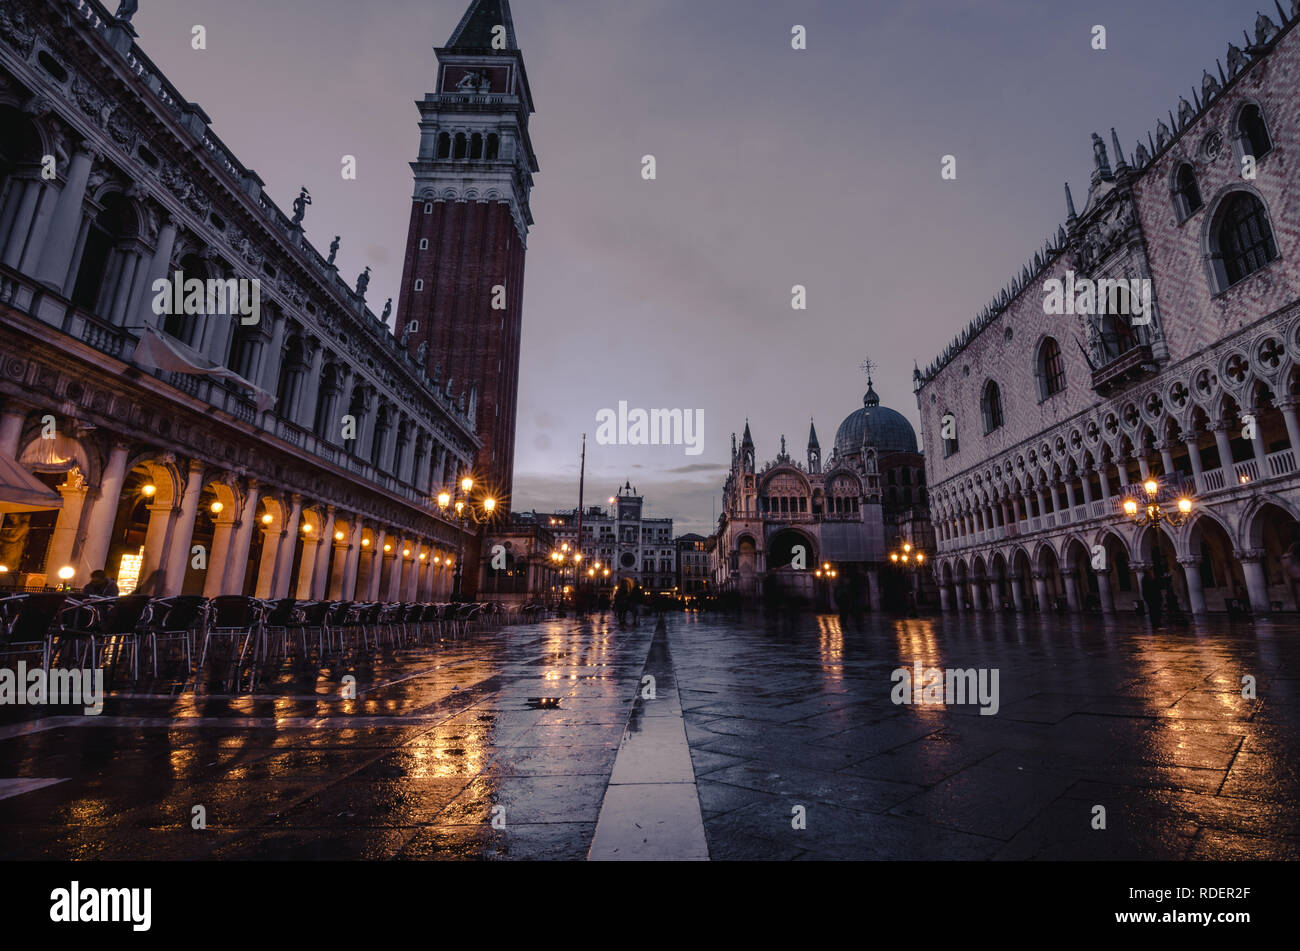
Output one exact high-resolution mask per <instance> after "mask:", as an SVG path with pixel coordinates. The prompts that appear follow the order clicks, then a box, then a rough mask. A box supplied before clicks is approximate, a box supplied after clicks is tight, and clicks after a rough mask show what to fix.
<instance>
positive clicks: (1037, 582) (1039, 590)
mask: <svg viewBox="0 0 1300 951" xmlns="http://www.w3.org/2000/svg"><path fill="white" fill-rule="evenodd" d="M1034 593H1035V594H1036V595H1037V597H1038V610H1039V611H1041V612H1043V613H1044V614H1047V613H1048V612H1049V611H1051V610H1052V599H1051V596H1050V595H1049V594H1048V593H1047V575H1045V574H1043V573H1042V572H1040V571H1035V572H1034Z"/></svg>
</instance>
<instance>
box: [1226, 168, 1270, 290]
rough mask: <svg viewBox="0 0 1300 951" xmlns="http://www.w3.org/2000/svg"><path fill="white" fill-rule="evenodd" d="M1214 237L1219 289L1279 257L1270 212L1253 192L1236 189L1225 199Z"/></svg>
mask: <svg viewBox="0 0 1300 951" xmlns="http://www.w3.org/2000/svg"><path fill="white" fill-rule="evenodd" d="M1210 238H1211V248H1210V255H1211V259H1212V261H1213V263H1214V265H1215V274H1216V277H1217V278H1218V279H1219V290H1226V289H1227V288H1229V287H1231V286H1232V285H1234V284H1236V283H1238V282H1240V281H1243V280H1245V279H1246V278H1247V277H1249V276H1250V275H1252V274H1254V273H1255V272H1256V271H1259V270H1262V269H1263V268H1264V267H1265V266H1267V265H1268V263H1269V262H1270V261H1272V260H1273V259H1274V258H1276V257H1277V243H1276V242H1275V241H1274V239H1273V228H1272V226H1271V225H1270V224H1269V220H1268V212H1267V211H1266V210H1265V208H1264V203H1263V202H1261V201H1260V200H1259V199H1258V198H1256V197H1255V195H1253V194H1252V193H1250V192H1245V191H1242V192H1234V193H1233V194H1231V195H1229V196H1228V197H1227V198H1225V199H1224V201H1223V205H1222V207H1221V208H1220V210H1219V212H1218V214H1217V215H1216V220H1215V223H1214V226H1213V228H1212V229H1211V233H1210Z"/></svg>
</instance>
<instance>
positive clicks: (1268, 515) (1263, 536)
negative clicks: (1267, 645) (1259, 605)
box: [1246, 501, 1300, 611]
mask: <svg viewBox="0 0 1300 951" xmlns="http://www.w3.org/2000/svg"><path fill="white" fill-rule="evenodd" d="M1246 541H1247V544H1248V546H1249V550H1252V551H1256V552H1262V553H1263V559H1262V562H1261V565H1262V569H1263V574H1264V583H1265V586H1266V590H1267V592H1268V600H1269V602H1270V604H1271V606H1272V607H1274V608H1277V607H1281V608H1282V609H1283V610H1288V611H1294V610H1296V609H1297V607H1300V602H1298V601H1297V594H1298V593H1300V585H1298V584H1297V583H1296V582H1295V580H1294V579H1292V578H1290V577H1288V575H1287V572H1286V566H1285V565H1284V563H1283V559H1282V556H1283V555H1284V554H1285V553H1286V552H1287V550H1288V549H1290V548H1291V547H1292V546H1293V545H1295V544H1296V543H1297V542H1300V522H1297V521H1296V518H1295V516H1294V515H1292V514H1291V512H1290V511H1289V510H1288V509H1286V508H1285V507H1283V506H1282V505H1281V504H1279V503H1277V502H1271V501H1270V502H1265V503H1264V504H1263V505H1260V506H1259V507H1258V508H1257V509H1255V511H1254V512H1253V513H1252V514H1251V515H1250V521H1249V523H1248V524H1247V528H1246ZM1296 551H1297V554H1300V548H1297V549H1296ZM1295 570H1297V571H1300V558H1298V559H1296V564H1295Z"/></svg>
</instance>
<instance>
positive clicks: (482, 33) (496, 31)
mask: <svg viewBox="0 0 1300 951" xmlns="http://www.w3.org/2000/svg"><path fill="white" fill-rule="evenodd" d="M494 41H495V42H494ZM502 43H504V46H502V45H501V44H502ZM446 48H447V49H457V50H490V49H498V50H499V49H508V50H517V49H519V44H518V43H517V42H515V21H514V20H513V19H512V18H511V16H510V0H474V2H473V3H471V4H470V5H469V9H468V10H466V11H465V15H464V16H463V17H461V18H460V22H459V23H458V24H456V29H455V30H453V31H452V34H451V39H449V40H448V41H447V46H446Z"/></svg>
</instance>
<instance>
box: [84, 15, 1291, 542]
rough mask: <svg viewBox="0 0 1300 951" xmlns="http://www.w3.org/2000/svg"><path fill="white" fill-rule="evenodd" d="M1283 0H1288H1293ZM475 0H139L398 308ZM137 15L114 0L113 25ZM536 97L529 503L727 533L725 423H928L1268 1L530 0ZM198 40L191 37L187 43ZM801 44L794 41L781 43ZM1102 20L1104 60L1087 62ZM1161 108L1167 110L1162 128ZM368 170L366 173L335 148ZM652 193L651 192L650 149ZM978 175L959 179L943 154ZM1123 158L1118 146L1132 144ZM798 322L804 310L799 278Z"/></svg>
mask: <svg viewBox="0 0 1300 951" xmlns="http://www.w3.org/2000/svg"><path fill="white" fill-rule="evenodd" d="M1289 2H1290V0H1287V3H1288V5H1289ZM467 5H468V0H368V2H366V3H356V2H350V3H349V2H343V0H222V2H220V3H216V2H213V0H166V2H160V0H141V3H140V7H141V9H140V11H139V13H137V14H136V16H135V18H134V21H133V23H134V25H135V27H136V28H137V30H138V31H139V33H140V39H139V42H140V44H141V46H142V47H143V48H144V50H145V51H146V53H147V54H148V55H149V56H150V57H151V58H152V59H153V60H154V61H155V62H156V63H157V64H158V65H159V67H160V68H161V69H162V70H163V72H164V73H165V74H166V75H167V77H168V78H169V79H170V80H171V81H172V82H173V83H174V84H175V85H176V86H177V87H178V88H179V89H180V91H181V92H182V93H183V94H184V95H185V96H186V97H187V98H188V99H190V100H193V101H196V102H198V103H199V104H200V105H201V106H202V107H203V108H204V109H205V110H206V112H207V113H208V114H209V115H210V116H211V118H212V127H213V129H214V131H215V132H216V133H217V135H218V136H220V137H221V138H222V139H223V140H224V141H225V142H226V144H227V145H229V146H230V147H231V149H232V150H233V151H234V152H235V154H236V155H237V156H238V157H239V158H240V160H241V161H243V162H244V164H246V165H247V166H249V167H250V168H253V169H255V170H256V171H257V172H258V173H259V174H260V175H261V177H262V178H263V179H264V180H265V182H266V189H267V192H268V193H269V194H270V196H271V197H272V198H273V199H274V200H275V201H276V202H277V203H278V204H279V205H280V207H281V208H282V209H285V210H286V211H287V210H289V209H290V205H291V202H292V200H293V198H294V196H295V195H296V194H297V192H298V188H299V186H300V185H306V186H307V187H308V188H309V189H310V191H311V193H312V196H313V199H314V204H313V205H312V206H311V207H310V208H309V209H308V212H307V218H306V222H305V223H306V229H307V236H308V238H309V239H310V240H311V241H312V242H313V243H314V244H315V245H316V247H317V248H319V249H321V250H325V249H327V248H328V245H329V242H330V240H331V239H332V238H333V236H334V235H335V234H341V235H342V248H341V250H340V253H339V257H338V263H339V265H340V270H341V273H342V274H343V276H344V277H345V278H346V279H347V280H348V281H349V283H351V282H352V281H354V280H355V277H356V275H357V274H358V273H359V272H360V271H361V270H362V269H363V268H364V267H365V266H366V265H370V267H371V268H372V279H371V283H370V291H369V295H368V299H369V301H370V304H371V306H372V308H373V309H374V310H375V311H376V312H378V311H379V310H380V308H382V306H383V302H384V299H385V298H386V297H389V296H392V297H394V298H396V297H397V296H398V295H397V285H398V283H399V281H400V278H401V263H402V256H403V251H404V243H405V239H406V230H407V218H408V214H409V204H410V200H411V191H412V177H411V170H410V167H409V163H410V162H411V161H412V160H413V159H414V158H415V155H416V150H417V147H418V143H419V134H418V126H417V123H418V112H417V110H416V108H415V105H414V100H415V99H417V98H420V97H422V96H423V94H424V93H425V92H426V91H429V90H430V89H431V88H432V86H433V77H434V70H435V57H434V54H433V47H435V46H441V45H442V44H443V43H445V42H446V40H447V38H448V37H449V36H450V34H451V32H452V30H453V29H454V27H455V26H456V23H457V22H458V20H459V19H460V17H461V15H462V14H463V13H464V11H465V9H466V7H467ZM115 6H116V4H115V3H114V2H113V0H109V8H110V11H111V10H112V9H114V8H115ZM511 7H512V10H513V15H514V23H515V30H516V34H517V36H518V40H519V45H520V48H521V50H522V51H523V56H524V61H525V64H526V67H527V70H528V75H529V80H530V83H531V86H532V90H533V94H534V96H535V99H536V107H537V112H536V114H535V115H534V116H533V119H532V125H531V132H532V136H533V141H534V145H535V147H536V150H537V155H538V160H539V164H540V166H541V171H540V172H539V173H538V174H537V176H536V180H535V188H534V191H533V196H532V199H533V200H532V209H533V214H534V217H535V219H536V224H535V226H534V228H533V230H532V232H531V234H530V237H529V253H528V260H527V274H526V280H525V288H524V311H523V326H524V338H523V356H522V370H521V375H522V379H521V386H520V405H519V430H518V437H517V448H516V458H515V469H516V473H515V499H514V507H515V508H516V509H528V508H533V507H537V508H541V509H548V508H572V507H573V506H575V505H576V504H577V469H578V450H579V443H580V440H581V435H582V433H583V432H586V433H587V434H588V444H587V499H588V501H589V504H590V503H597V502H603V501H604V499H605V497H607V496H608V495H610V494H611V492H612V490H613V488H614V486H615V485H622V484H623V483H624V482H625V481H628V480H630V481H631V482H632V483H633V484H634V485H636V486H637V487H638V489H639V490H640V491H641V493H642V494H643V495H645V497H646V501H647V505H648V513H647V514H649V515H651V516H673V517H674V518H675V519H676V520H677V524H676V530H677V531H678V532H682V531H692V530H693V531H699V532H702V533H706V532H707V531H708V530H709V526H710V520H711V513H712V511H713V499H714V498H716V497H717V496H718V495H719V494H720V492H721V485H722V481H723V478H724V477H725V473H726V467H727V463H728V459H729V450H730V435H731V433H732V432H733V431H735V432H739V431H740V430H742V429H743V427H744V424H745V419H746V417H748V418H749V420H750V425H751V429H752V431H753V435H754V439H755V442H756V444H757V450H758V457H759V458H760V459H761V460H767V459H770V458H771V457H773V456H774V455H775V454H776V453H777V451H778V448H779V438H780V436H781V434H782V433H784V434H785V435H786V437H787V440H788V443H789V449H790V451H791V453H792V454H793V455H795V456H796V457H797V458H802V456H803V452H804V444H805V442H806V441H807V433H808V420H809V417H815V419H816V423H817V431H818V434H819V436H820V437H821V444H822V449H823V453H824V454H826V455H829V453H830V449H831V446H832V444H833V442H834V438H835V430H836V428H837V427H838V426H839V423H840V421H841V420H842V419H843V418H844V417H845V416H846V415H847V414H848V413H850V412H851V411H853V410H854V409H856V408H857V407H859V406H861V403H862V393H863V391H864V389H865V383H866V381H865V377H864V376H863V374H862V373H861V372H860V371H859V369H858V365H859V364H860V363H861V362H862V361H863V360H864V359H865V358H866V357H868V356H870V358H871V359H872V360H873V361H874V362H875V363H876V364H877V366H878V369H877V371H876V375H875V388H876V390H877V391H878V393H879V394H880V397H881V401H882V402H883V403H884V404H885V405H887V406H892V407H894V408H896V409H898V410H899V411H900V412H902V413H904V415H906V416H907V417H908V419H909V420H911V421H912V422H913V425H918V414H917V412H916V402H915V399H914V398H913V396H912V391H911V375H912V363H913V360H914V359H916V360H918V361H919V362H920V363H921V364H922V366H924V365H925V364H926V363H927V362H928V361H929V360H931V359H932V358H933V357H934V356H935V355H936V354H937V353H938V352H939V351H940V350H941V349H942V348H943V347H944V346H945V344H947V343H948V342H949V340H950V339H951V338H952V337H953V335H954V334H955V333H957V332H958V331H960V329H961V328H962V327H963V326H964V325H965V324H966V323H967V322H968V321H969V320H971V318H973V317H974V316H975V315H976V314H977V313H978V312H979V310H980V309H981V308H982V307H983V306H984V305H985V304H986V303H988V301H989V300H990V299H991V298H992V297H993V296H994V295H995V294H996V293H997V292H998V291H999V290H1000V289H1001V288H1002V287H1003V286H1004V284H1005V283H1006V282H1007V280H1008V279H1009V278H1010V277H1011V276H1012V275H1013V274H1018V273H1019V271H1020V269H1021V267H1022V266H1023V265H1024V264H1025V263H1026V262H1027V261H1028V260H1029V259H1030V258H1032V257H1033V254H1034V251H1035V250H1036V249H1038V248H1041V246H1042V244H1043V240H1044V239H1045V238H1046V237H1047V236H1048V235H1049V234H1053V233H1055V231H1056V229H1057V226H1058V225H1059V224H1061V223H1062V222H1063V220H1064V216H1065V204H1064V197H1063V192H1062V182H1064V181H1067V180H1068V181H1069V182H1070V183H1071V186H1072V188H1073V189H1074V193H1075V197H1076V199H1078V201H1079V203H1080V206H1081V205H1082V200H1083V197H1084V195H1085V194H1086V191H1087V177H1088V174H1089V172H1090V170H1091V167H1092V148H1091V144H1090V134H1091V133H1092V132H1094V131H1095V132H1098V133H1100V134H1102V136H1103V137H1104V138H1105V140H1106V142H1107V147H1108V148H1109V142H1110V128H1111V126H1115V127H1116V129H1117V130H1118V132H1119V136H1120V141H1121V143H1122V145H1123V147H1124V150H1125V152H1126V154H1127V155H1128V156H1129V157H1130V158H1131V155H1132V150H1133V147H1134V144H1135V142H1136V141H1137V140H1138V138H1139V137H1141V138H1142V140H1143V141H1145V140H1146V135H1147V131H1148V130H1153V129H1154V127H1155V123H1156V120H1157V118H1158V117H1162V116H1165V115H1166V113H1167V111H1168V110H1169V109H1171V108H1176V106H1177V102H1178V97H1179V96H1180V95H1185V96H1187V97H1188V99H1189V100H1190V99H1191V95H1192V90H1193V88H1196V89H1199V86H1200V79H1201V71H1202V69H1204V68H1207V67H1208V68H1210V69H1211V71H1213V70H1214V61H1215V58H1216V57H1219V58H1222V57H1223V56H1224V54H1225V52H1226V50H1227V45H1228V43H1229V41H1233V42H1236V43H1237V45H1238V46H1241V45H1242V44H1243V42H1244V41H1243V38H1242V30H1243V29H1250V30H1252V32H1253V24H1254V20H1255V14H1256V11H1257V10H1259V9H1264V10H1265V12H1267V13H1269V14H1270V15H1271V16H1272V17H1273V18H1274V20H1275V21H1276V20H1277V14H1276V11H1275V10H1274V9H1273V7H1272V4H1271V3H1269V4H1267V5H1266V6H1265V5H1261V4H1259V3H1257V2H1247V0H1228V2H1224V0H1140V2H1137V3H1134V2H1133V0H1090V2H1088V3H1062V2H1060V0H1053V2H1050V3H1043V2H1041V0H1038V2H1034V0H964V2H963V0H950V2H930V3H918V2H916V0H899V2H871V3H862V2H784V3H780V2H766V0H757V2H754V0H746V2H740V0H713V2H708V3H702V2H699V0H639V2H635V3H631V2H617V3H614V2H609V0H602V2H597V0H513V2H512V4H511ZM195 24H202V25H203V26H204V27H206V29H207V42H208V48H207V50H206V51H195V50H192V49H191V47H190V31H191V28H192V26H193V25H195ZM795 24H801V25H803V26H805V27H806V28H807V34H808V49H807V50H803V51H796V50H793V49H791V44H790V39H791V28H792V26H793V25H795ZM1094 24H1102V25H1104V26H1105V27H1106V28H1107V33H1108V47H1109V48H1108V49H1107V50H1106V51H1104V52H1098V51H1094V50H1092V49H1091V48H1090V39H1091V28H1092V26H1093V25H1094ZM1166 121H1168V120H1167V119H1166ZM344 154H353V155H356V156H357V160H358V178H357V180H356V181H344V180H343V179H342V177H341V176H340V174H339V169H340V159H341V157H342V156H343V155H344ZM646 154H652V155H654V156H655V158H656V160H657V166H658V179H657V180H656V181H653V182H647V181H643V180H642V178H641V174H640V172H641V158H642V156H643V155H646ZM945 154H952V155H955V156H956V159H957V180H956V181H942V180H941V179H940V175H939V170H940V159H941V157H942V156H943V155H945ZM1111 158H1112V161H1113V159H1114V156H1113V155H1112V156H1111ZM795 284H803V285H805V286H806V287H807V289H808V309H807V310H806V311H803V312H796V311H793V310H792V309H791V306H790V289H791V286H792V285H795ZM620 400H625V401H627V403H628V405H629V406H630V407H642V408H646V409H650V408H657V407H663V408H680V409H683V410H695V409H701V410H703V414H704V451H703V454H702V455H689V456H688V455H686V453H685V451H684V447H682V446H670V447H634V446H601V445H597V444H596V441H595V433H596V414H597V413H598V412H599V411H600V410H601V409H603V408H611V409H612V408H616V407H617V406H618V403H619V401H620Z"/></svg>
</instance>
